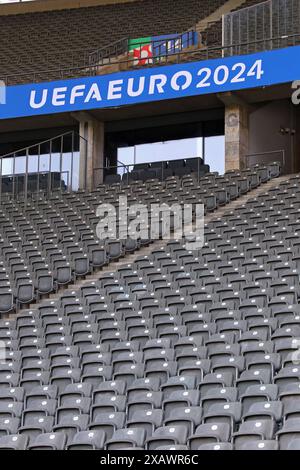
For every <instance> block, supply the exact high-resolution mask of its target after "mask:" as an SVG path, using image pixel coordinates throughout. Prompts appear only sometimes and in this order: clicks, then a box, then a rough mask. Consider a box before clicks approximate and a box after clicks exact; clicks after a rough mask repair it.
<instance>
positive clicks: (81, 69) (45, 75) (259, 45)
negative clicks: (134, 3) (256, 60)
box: [0, 33, 300, 86]
mask: <svg viewBox="0 0 300 470" xmlns="http://www.w3.org/2000/svg"><path fill="white" fill-rule="evenodd" d="M299 44H300V33H299V34H292V35H288V36H281V37H280V36H277V37H269V38H263V39H259V40H255V41H250V42H245V43H240V44H230V45H228V46H213V47H200V48H199V47H198V48H195V49H193V50H190V49H186V50H182V51H178V52H170V53H168V54H166V55H164V56H163V57H162V55H159V54H158V55H154V56H152V61H151V62H150V61H149V63H148V64H147V66H148V67H154V66H155V67H157V66H159V65H166V64H168V63H184V62H190V61H201V60H209V59H215V58H223V57H225V56H238V55H241V54H247V53H250V52H254V51H256V50H260V51H267V50H272V49H279V48H284V47H290V46H295V45H299ZM135 61H136V58H133V57H127V56H126V57H123V58H121V59H120V57H110V58H109V59H108V63H107V64H105V65H116V64H118V65H119V66H122V65H124V67H125V68H126V69H129V68H134V69H137V68H139V67H140V68H143V67H145V65H141V66H138V65H135ZM100 74H101V66H100V65H84V64H83V65H81V66H78V67H75V68H72V67H63V68H59V69H57V68H51V69H47V70H44V71H43V70H42V71H35V70H32V72H26V73H18V74H12V75H5V76H3V77H1V76H0V79H1V80H3V82H4V83H5V84H6V85H7V86H8V85H13V84H17V83H18V84H19V83H37V82H43V81H47V80H49V79H53V80H54V79H55V80H59V79H66V78H72V77H81V76H93V75H100Z"/></svg>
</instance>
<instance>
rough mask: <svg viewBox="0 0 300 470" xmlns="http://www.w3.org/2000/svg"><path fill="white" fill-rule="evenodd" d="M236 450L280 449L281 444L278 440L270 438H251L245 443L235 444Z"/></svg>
mask: <svg viewBox="0 0 300 470" xmlns="http://www.w3.org/2000/svg"><path fill="white" fill-rule="evenodd" d="M234 449H235V450H247V451H248V450H255V451H257V450H268V451H271V450H278V449H279V444H278V442H277V441H275V440H274V441H273V440H269V441H263V440H251V439H249V440H248V441H247V442H244V443H243V444H241V445H240V444H235V446H234Z"/></svg>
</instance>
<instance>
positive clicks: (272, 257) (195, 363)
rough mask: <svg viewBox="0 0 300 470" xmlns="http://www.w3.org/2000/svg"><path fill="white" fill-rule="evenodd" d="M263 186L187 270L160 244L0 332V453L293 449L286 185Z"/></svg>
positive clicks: (184, 257)
mask: <svg viewBox="0 0 300 470" xmlns="http://www.w3.org/2000/svg"><path fill="white" fill-rule="evenodd" d="M271 174H273V176H274V177H275V176H277V177H278V176H279V171H278V166H277V167H276V165H273V166H272V168H271V173H270V169H266V168H259V169H256V170H253V171H252V176H251V181H252V187H253V190H252V191H250V192H249V194H248V195H247V196H246V201H245V200H244V202H243V201H242V199H241V200H239V199H235V201H234V202H231V203H230V205H229V206H228V208H227V207H226V206H225V207H224V208H222V209H221V210H222V218H220V217H218V215H220V209H219V210H218V211H217V212H216V213H215V214H212V215H211V217H210V219H209V220H208V221H207V223H206V225H205V245H204V247H203V248H202V249H201V250H199V252H198V253H197V256H196V257H195V253H193V254H192V253H191V252H189V251H188V250H186V248H185V243H186V242H185V240H170V241H169V242H165V244H161V246H160V248H159V249H153V248H152V249H151V251H149V254H148V255H146V256H145V255H142V254H141V255H137V256H136V257H135V260H134V261H133V262H132V263H126V259H125V260H124V262H123V263H122V265H119V268H118V269H117V270H110V266H108V267H107V269H106V271H104V272H103V274H100V275H99V277H98V280H97V281H94V282H89V281H86V282H83V283H81V284H80V287H79V288H78V289H76V290H71V289H68V290H64V291H63V292H62V293H61V294H59V295H58V297H57V298H55V299H52V300H51V299H49V300H44V301H42V302H41V303H40V304H39V305H38V306H37V308H35V309H34V308H33V309H30V310H27V311H23V312H21V313H20V314H19V315H17V316H13V317H11V318H10V320H9V321H8V320H2V321H1V324H0V338H1V340H2V341H4V342H5V344H6V346H7V348H8V349H9V356H10V362H9V363H7V364H5V365H2V366H1V371H0V384H1V397H0V433H1V438H0V448H1V449H45V448H46V449H65V448H68V449H104V448H105V449H108V450H113V449H125V448H126V449H128V448H142V449H149V450H162V449H174V450H176V449H178V450H180V449H192V450H201V449H203V450H205V449H207V450H219V449H226V450H230V449H245V448H247V449H255V450H267V449H278V448H280V449H287V448H288V449H292V448H293V449H299V440H298V439H292V440H291V436H297V435H298V434H299V432H300V428H299V418H298V414H299V406H298V400H297V397H298V395H299V374H300V368H299V367H298V366H296V365H295V362H294V358H293V355H294V354H295V352H296V353H297V340H296V338H298V337H299V306H298V298H299V290H300V286H299V276H298V274H297V273H298V269H299V266H298V265H299V241H298V234H297V231H298V229H299V175H294V176H289V177H287V176H284V177H280V178H279V179H275V180H271V181H270V177H271ZM254 175H256V181H255V178H254V177H253V176H254ZM259 175H260V177H259ZM226 176H227V178H228V177H231V178H233V179H236V180H239V179H240V175H237V174H236V173H234V172H231V173H230V174H228V175H226ZM173 178H174V177H173ZM209 178H211V175H209V176H207V177H206V179H207V180H206V179H205V181H203V183H205V182H207V183H208V180H209ZM217 178H219V177H216V176H215V179H217ZM246 179H247V181H248V184H250V181H249V180H248V178H246ZM262 180H264V181H265V183H266V185H265V186H262V187H260V185H259V184H260V182H261V181H262ZM267 181H268V182H267ZM177 183H178V181H177ZM190 183H192V182H191V181H190ZM150 184H153V183H150ZM155 184H157V183H155ZM161 184H162V183H161ZM165 184H167V180H166V183H165ZM181 184H183V181H181ZM209 184H210V185H211V184H212V182H211V181H210V182H209ZM223 184H224V181H223ZM262 184H263V183H262ZM190 188H193V185H191V186H190ZM196 188H197V186H196ZM254 188H256V189H254ZM127 189H128V188H127ZM131 189H132V190H133V189H134V184H133V186H132V188H131ZM135 189H136V188H135ZM168 189H169V188H168ZM100 191H101V190H99V192H100ZM210 191H212V189H211V188H210ZM156 194H157V193H156ZM74 196H75V195H74ZM82 196H84V195H82ZM85 196H87V198H88V199H89V198H91V195H88V194H86V195H85ZM214 196H215V194H214ZM75 197H77V196H75ZM68 198H69V196H66V197H65V199H63V200H62V203H63V202H64V201H65V202H66V205H68V204H69V202H70V201H69V199H68ZM67 201H68V202H67ZM233 208H234V210H233ZM3 209H4V208H3ZM5 209H6V210H7V211H8V213H9V214H11V213H12V212H10V209H12V207H10V205H8V206H7V207H6V206H5ZM68 211H69V209H68ZM160 243H162V242H160ZM149 248H150V247H149ZM141 253H142V252H141Z"/></svg>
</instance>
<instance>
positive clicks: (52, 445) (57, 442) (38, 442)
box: [28, 432, 67, 450]
mask: <svg viewBox="0 0 300 470" xmlns="http://www.w3.org/2000/svg"><path fill="white" fill-rule="evenodd" d="M66 443H67V438H66V436H65V434H64V433H62V432H51V433H44V434H40V435H39V436H37V437H36V439H35V441H34V442H33V444H30V445H29V446H28V450H64V449H65V448H66Z"/></svg>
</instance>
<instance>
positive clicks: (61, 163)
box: [50, 135, 64, 192]
mask: <svg viewBox="0 0 300 470" xmlns="http://www.w3.org/2000/svg"><path fill="white" fill-rule="evenodd" d="M63 145H64V136H63V135H62V136H61V138H60V164H59V174H60V179H59V189H60V191H61V192H62V184H61V183H62V168H63V161H62V160H63V150H64V147H63ZM50 177H51V175H50Z"/></svg>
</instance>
